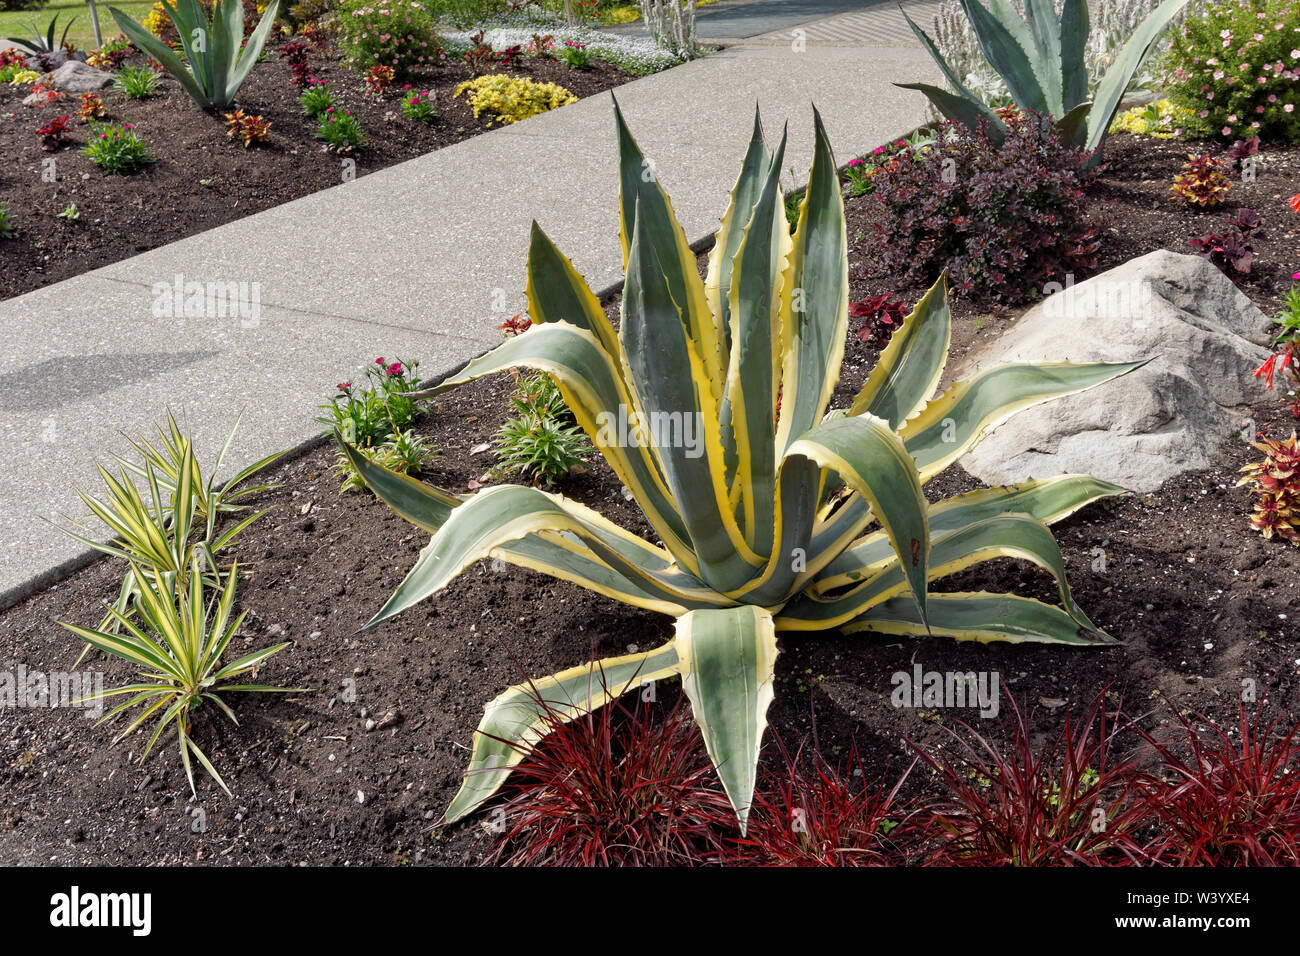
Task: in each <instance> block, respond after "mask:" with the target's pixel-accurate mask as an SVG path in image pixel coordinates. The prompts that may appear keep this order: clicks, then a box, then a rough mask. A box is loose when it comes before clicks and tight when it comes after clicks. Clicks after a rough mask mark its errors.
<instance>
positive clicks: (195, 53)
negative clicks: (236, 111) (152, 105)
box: [108, 0, 280, 110]
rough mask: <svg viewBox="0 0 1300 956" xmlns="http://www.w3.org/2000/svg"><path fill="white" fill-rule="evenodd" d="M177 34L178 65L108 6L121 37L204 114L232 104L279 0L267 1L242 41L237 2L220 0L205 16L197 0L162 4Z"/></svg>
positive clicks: (155, 39)
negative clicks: (154, 63)
mask: <svg viewBox="0 0 1300 956" xmlns="http://www.w3.org/2000/svg"><path fill="white" fill-rule="evenodd" d="M163 8H164V9H165V10H166V11H167V16H168V18H170V19H171V21H172V23H173V24H174V25H175V26H176V32H177V33H178V34H180V44H181V49H182V50H183V51H184V53H185V59H186V61H187V62H188V63H189V66H188V67H187V66H186V65H185V63H182V62H181V60H180V57H178V56H177V55H176V54H175V52H173V51H172V48H171V47H169V46H168V45H167V44H166V43H164V42H163V41H162V40H160V39H158V37H156V36H154V35H153V34H152V33H150V32H149V31H148V30H146V29H145V28H144V27H142V26H141V25H140V24H138V23H136V22H135V21H134V20H132V19H131V18H130V17H128V16H127V15H126V14H125V13H123V12H122V11H121V10H118V9H116V8H115V7H109V8H108V12H109V13H111V14H112V15H113V19H114V20H116V21H117V25H118V27H119V28H120V29H121V31H122V32H123V33H125V34H126V36H127V39H129V40H130V41H131V42H132V43H134V44H135V45H136V46H138V47H139V48H140V49H141V50H144V51H145V52H146V53H148V54H149V55H150V56H151V57H153V58H154V59H155V60H157V61H158V62H159V63H161V64H162V65H163V66H164V67H165V68H166V70H167V72H168V73H170V74H171V75H172V76H174V77H175V78H176V81H177V82H178V83H180V85H181V86H183V87H185V92H187V93H189V94H190V96H191V97H192V98H193V100H194V102H196V103H198V104H199V106H201V107H202V108H203V109H205V110H223V109H227V108H228V107H229V106H230V105H231V104H232V103H234V101H235V96H236V94H238V93H239V88H240V87H241V86H243V84H244V80H245V79H246V78H247V77H248V74H249V71H250V70H252V69H253V64H255V63H256V62H257V58H258V57H259V56H261V54H262V47H263V46H264V45H265V44H266V38H267V37H268V36H269V35H270V33H271V28H272V26H273V25H274V24H275V15H276V12H277V11H278V10H279V8H280V2H279V0H271V3H270V5H269V6H267V8H266V12H265V13H264V14H262V20H261V22H260V23H258V24H257V26H256V27H255V28H254V29H253V32H252V33H250V34H249V36H248V42H247V43H245V42H244V4H243V0H220V2H218V3H217V5H216V6H215V7H214V8H213V12H212V17H211V19H209V18H208V15H207V13H206V12H204V10H203V7H202V6H201V5H200V4H199V2H198V0H163Z"/></svg>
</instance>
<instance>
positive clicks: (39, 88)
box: [27, 82, 63, 109]
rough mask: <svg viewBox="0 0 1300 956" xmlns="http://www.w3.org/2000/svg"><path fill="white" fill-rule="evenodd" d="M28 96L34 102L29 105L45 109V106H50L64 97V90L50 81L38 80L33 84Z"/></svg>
mask: <svg viewBox="0 0 1300 956" xmlns="http://www.w3.org/2000/svg"><path fill="white" fill-rule="evenodd" d="M28 98H30V99H31V100H32V102H31V103H29V104H27V105H29V106H34V107H35V108H37V109H43V108H44V107H46V106H50V105H51V104H53V103H57V102H58V101H59V100H61V99H63V92H62V91H61V90H59V89H57V88H56V87H53V86H51V85H50V84H48V83H43V82H36V83H33V84H32V85H31V92H30V93H28Z"/></svg>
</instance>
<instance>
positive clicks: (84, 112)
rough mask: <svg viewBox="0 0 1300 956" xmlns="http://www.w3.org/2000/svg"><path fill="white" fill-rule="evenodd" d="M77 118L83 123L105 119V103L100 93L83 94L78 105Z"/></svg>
mask: <svg viewBox="0 0 1300 956" xmlns="http://www.w3.org/2000/svg"><path fill="white" fill-rule="evenodd" d="M77 118H78V119H80V120H81V121H82V122H83V123H89V122H91V121H93V120H97V119H103V118H104V101H103V99H102V98H101V97H100V96H99V94H98V93H82V94H81V101H80V103H79V104H78V105H77Z"/></svg>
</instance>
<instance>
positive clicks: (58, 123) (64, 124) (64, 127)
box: [36, 113, 72, 152]
mask: <svg viewBox="0 0 1300 956" xmlns="http://www.w3.org/2000/svg"><path fill="white" fill-rule="evenodd" d="M71 119H72V117H71V116H70V115H69V114H67V113H64V114H63V115H62V116H56V117H55V118H54V119H52V120H50V121H49V122H48V123H46V124H45V125H44V126H41V127H39V128H38V129H37V130H36V135H37V136H39V137H40V138H41V149H43V150H46V151H48V152H53V151H54V150H56V149H59V148H60V147H62V146H65V145H67V142H68V140H67V135H68V123H69V121H71Z"/></svg>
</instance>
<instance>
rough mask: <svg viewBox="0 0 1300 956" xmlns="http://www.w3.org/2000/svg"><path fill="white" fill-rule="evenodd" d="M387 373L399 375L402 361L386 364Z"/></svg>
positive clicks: (393, 375) (394, 375)
mask: <svg viewBox="0 0 1300 956" xmlns="http://www.w3.org/2000/svg"><path fill="white" fill-rule="evenodd" d="M388 374H389V375H390V376H392V377H396V376H398V375H401V374H402V363H401V362H394V363H393V364H392V365H390V366H388Z"/></svg>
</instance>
